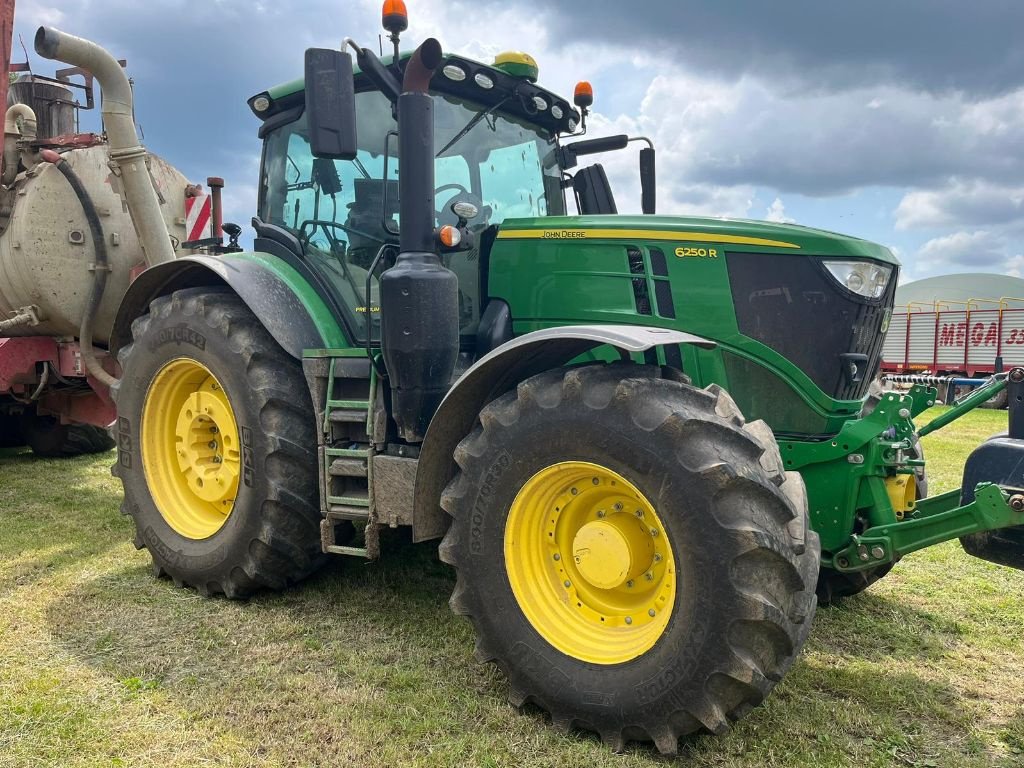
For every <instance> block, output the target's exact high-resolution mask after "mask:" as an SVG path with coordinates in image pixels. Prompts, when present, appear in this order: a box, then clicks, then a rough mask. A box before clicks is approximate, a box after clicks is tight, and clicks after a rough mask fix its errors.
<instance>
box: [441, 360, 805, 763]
mask: <svg viewBox="0 0 1024 768" xmlns="http://www.w3.org/2000/svg"><path fill="white" fill-rule="evenodd" d="M660 375H661V371H660V369H658V368H653V367H640V366H635V365H629V364H612V365H595V366H584V367H578V368H569V369H559V370H555V371H549V372H547V373H543V374H540V375H538V376H535V377H533V378H531V379H528V380H527V381H525V382H523V383H522V384H520V385H519V386H518V389H517V390H516V391H514V392H510V393H508V394H506V395H504V396H502V397H500V398H498V399H497V400H495V401H493V402H492V403H490V404H489V405H488V406H486V408H484V410H483V411H482V412H481V414H480V418H479V422H480V423H479V425H478V426H477V428H476V429H475V430H474V431H473V432H472V434H470V435H469V436H468V437H467V438H466V439H465V440H463V441H462V443H461V444H460V445H459V447H458V448H457V450H456V453H455V459H456V461H457V463H458V465H459V468H460V472H459V474H458V475H457V476H456V477H455V479H454V480H453V481H452V483H451V484H450V485H449V486H448V488H447V489H446V491H445V493H444V495H443V497H442V505H443V507H444V508H445V509H446V510H447V511H448V513H449V514H450V515H451V516H452V518H453V521H452V524H451V528H450V529H449V532H448V534H447V536H446V537H445V540H444V541H443V542H442V545H441V556H442V558H443V559H444V560H445V561H446V562H448V563H450V564H452V565H454V566H455V567H456V569H457V570H458V582H457V585H456V589H455V593H454V594H453V596H452V599H451V605H452V608H453V609H454V610H455V611H456V612H457V613H461V614H465V615H468V616H469V617H470V618H471V620H472V622H473V624H474V626H475V628H476V631H477V635H478V641H477V656H478V658H480V659H481V660H482V661H490V662H494V663H496V664H497V665H498V666H499V667H501V668H502V669H503V670H504V671H505V672H506V674H507V675H508V678H509V683H510V695H509V698H510V700H511V701H512V703H513V704H515V705H522V704H524V703H526V702H533V703H535V704H537V705H539V706H541V707H542V708H544V709H546V710H547V711H548V712H550V713H551V716H552V720H553V722H554V724H555V725H556V727H560V728H562V729H566V730H567V729H570V728H573V727H576V728H583V729H586V730H590V731H594V732H596V733H598V734H600V736H601V738H602V740H603V741H604V742H605V743H606V744H608V745H609V746H611V747H612V748H613V749H616V750H619V749H621V748H622V747H623V745H624V743H625V742H626V741H629V740H652V741H654V742H655V743H656V745H657V747H658V749H659V750H660V751H661V752H663V753H666V754H672V753H675V751H676V750H677V748H678V739H679V737H680V736H683V735H685V734H688V733H691V732H694V731H698V730H701V729H706V730H709V731H712V732H715V733H720V732H722V731H724V730H726V729H727V728H728V727H729V725H730V723H731V722H732V721H734V720H736V719H738V718H739V717H741V716H742V715H744V714H745V713H746V712H747V711H748V710H750V709H751V708H752V707H754V706H757V705H758V704H760V703H761V701H762V700H763V699H764V697H765V696H766V695H767V694H768V692H769V691H770V690H771V689H772V688H773V687H774V685H775V684H776V682H778V680H780V679H781V678H782V676H783V675H784V674H785V672H786V671H787V670H788V669H789V667H790V665H791V664H792V663H793V660H794V659H795V658H796V655H797V653H798V652H799V651H800V648H801V646H802V645H803V642H804V640H805V638H806V636H807V633H808V630H809V628H810V625H811V620H812V617H813V615H814V609H815V595H814V585H815V580H816V578H817V572H818V563H819V553H818V540H817V536H816V535H815V534H814V532H813V530H811V528H810V526H809V524H808V522H807V509H806V498H805V495H804V491H803V482H802V480H801V479H800V477H799V475H796V474H795V473H788V474H787V473H786V472H784V471H783V468H782V462H781V459H780V458H779V454H778V448H777V446H776V443H775V440H774V438H773V437H772V434H771V431H770V430H769V429H768V428H767V426H766V425H764V423H763V422H755V423H752V424H745V423H744V421H743V418H742V417H741V416H740V414H739V411H738V409H737V408H736V406H735V404H734V403H733V401H732V400H731V398H729V396H728V395H727V394H726V393H725V392H724V391H722V390H720V389H719V388H717V387H711V388H709V389H708V390H699V389H696V388H694V387H691V386H689V385H688V384H686V383H684V382H682V381H670V380H666V379H663V378H659V376H660Z"/></svg>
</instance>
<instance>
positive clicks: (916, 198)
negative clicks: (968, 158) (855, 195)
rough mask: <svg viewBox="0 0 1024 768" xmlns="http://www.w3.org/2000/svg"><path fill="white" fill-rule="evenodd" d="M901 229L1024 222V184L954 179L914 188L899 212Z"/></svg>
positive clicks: (897, 217) (900, 204)
mask: <svg viewBox="0 0 1024 768" xmlns="http://www.w3.org/2000/svg"><path fill="white" fill-rule="evenodd" d="M895 218H896V228H897V229H900V230H908V229H923V228H932V229H934V228H940V227H979V226H981V227H990V226H997V225H1021V224H1024V187H1020V186H1006V185H1000V184H993V183H991V182H989V181H987V180H983V179H972V180H967V181H964V180H960V179H953V180H951V181H950V182H949V183H948V184H947V185H946V186H944V187H942V188H940V189H925V190H913V191H911V192H908V193H907V194H906V195H904V197H903V199H902V200H900V203H899V205H898V206H897V208H896V212H895Z"/></svg>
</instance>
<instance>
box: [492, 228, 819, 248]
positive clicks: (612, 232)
mask: <svg viewBox="0 0 1024 768" xmlns="http://www.w3.org/2000/svg"><path fill="white" fill-rule="evenodd" d="M498 239H500V240H675V241H677V242H680V243H687V242H688V243H734V244H736V245H763V246H767V247H770V248H799V247H800V246H799V245H796V244H795V243H786V242H783V241H781V240H767V239H765V238H763V237H745V236H743V235H725V234H712V233H708V232H670V231H666V230H663V229H503V230H501V231H500V232H499V233H498Z"/></svg>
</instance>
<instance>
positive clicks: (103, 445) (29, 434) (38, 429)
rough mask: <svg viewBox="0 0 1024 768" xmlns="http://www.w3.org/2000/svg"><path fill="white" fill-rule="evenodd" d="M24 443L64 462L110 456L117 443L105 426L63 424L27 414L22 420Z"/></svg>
mask: <svg viewBox="0 0 1024 768" xmlns="http://www.w3.org/2000/svg"><path fill="white" fill-rule="evenodd" d="M21 435H22V437H23V438H24V442H23V444H27V445H28V447H29V448H31V449H32V453H34V454H35V455H36V456H39V457H40V458H44V459H62V458H71V457H73V456H86V455H89V454H93V453H106V452H107V451H109V450H111V449H112V448H113V447H114V441H113V439H112V438H111V437H110V435H109V434H108V433H107V430H105V429H103V428H102V427H94V426H91V425H89V424H61V423H60V419H57V418H53V417H50V416H40V415H39V414H37V413H36V412H35V411H26V412H25V413H24V415H23V416H22V418H21Z"/></svg>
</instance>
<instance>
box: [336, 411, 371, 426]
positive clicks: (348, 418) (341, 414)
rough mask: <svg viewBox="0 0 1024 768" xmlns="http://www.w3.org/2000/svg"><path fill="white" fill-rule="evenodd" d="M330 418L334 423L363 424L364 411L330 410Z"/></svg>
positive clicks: (364, 421)
mask: <svg viewBox="0 0 1024 768" xmlns="http://www.w3.org/2000/svg"><path fill="white" fill-rule="evenodd" d="M330 420H331V422H332V423H334V424H365V423H366V411H357V410H340V409H337V408H335V409H334V410H332V411H331V415H330Z"/></svg>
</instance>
